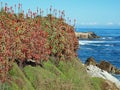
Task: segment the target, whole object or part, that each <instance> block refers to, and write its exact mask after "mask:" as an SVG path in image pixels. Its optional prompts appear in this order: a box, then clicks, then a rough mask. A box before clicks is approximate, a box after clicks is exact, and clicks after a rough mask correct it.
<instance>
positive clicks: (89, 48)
mask: <svg viewBox="0 0 120 90" xmlns="http://www.w3.org/2000/svg"><path fill="white" fill-rule="evenodd" d="M76 32H94V33H95V34H97V35H98V36H100V38H98V39H93V40H79V45H80V46H79V49H78V51H77V53H78V57H79V58H80V59H81V61H82V62H83V63H85V61H86V60H87V58H88V57H94V59H95V60H96V61H97V62H98V63H99V62H100V61H101V60H105V61H108V62H110V63H111V64H113V65H114V66H116V67H117V68H119V69H120V29H81V28H76ZM114 76H115V77H117V78H118V79H119V80H120V75H114Z"/></svg>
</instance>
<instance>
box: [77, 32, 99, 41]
mask: <svg viewBox="0 0 120 90" xmlns="http://www.w3.org/2000/svg"><path fill="white" fill-rule="evenodd" d="M75 35H76V37H77V38H78V39H95V38H99V36H97V35H96V34H95V33H94V32H75Z"/></svg>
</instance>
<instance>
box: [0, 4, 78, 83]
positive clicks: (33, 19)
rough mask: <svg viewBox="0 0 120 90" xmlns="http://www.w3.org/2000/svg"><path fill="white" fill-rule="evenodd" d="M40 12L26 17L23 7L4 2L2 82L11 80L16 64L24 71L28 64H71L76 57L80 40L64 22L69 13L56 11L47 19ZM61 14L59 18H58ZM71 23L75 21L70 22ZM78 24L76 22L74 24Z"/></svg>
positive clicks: (0, 48)
mask: <svg viewBox="0 0 120 90" xmlns="http://www.w3.org/2000/svg"><path fill="white" fill-rule="evenodd" d="M17 9H18V13H17V14H16V10H17ZM43 12H44V11H43V10H41V9H38V8H37V10H36V12H32V11H31V10H30V9H28V12H27V13H26V14H24V10H22V5H21V4H18V6H17V5H15V6H14V8H13V7H11V6H10V7H9V6H8V4H7V3H5V6H3V3H2V2H1V11H0V81H1V82H5V81H6V80H7V79H8V76H7V74H8V71H9V70H10V69H11V68H12V64H13V62H15V61H16V62H17V63H18V65H19V66H20V67H21V68H22V67H23V66H24V65H25V62H27V61H28V60H29V61H30V60H31V61H34V63H35V64H36V65H41V66H42V65H43V64H42V63H43V62H45V61H48V60H49V58H51V57H52V58H54V62H55V64H56V65H58V64H59V61H61V60H63V61H70V60H72V59H73V58H74V57H75V56H76V50H77V48H78V40H77V38H76V36H75V33H74V27H73V26H71V25H69V24H67V23H66V22H65V20H64V17H65V12H64V10H63V11H59V12H57V10H56V9H54V10H53V9H52V7H50V9H49V12H50V14H48V15H46V16H42V15H43ZM52 12H53V13H52ZM57 13H59V17H56V15H57ZM68 21H69V22H71V20H68ZM75 22H76V20H74V23H75Z"/></svg>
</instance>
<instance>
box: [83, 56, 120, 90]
mask: <svg viewBox="0 0 120 90" xmlns="http://www.w3.org/2000/svg"><path fill="white" fill-rule="evenodd" d="M85 65H86V70H87V73H88V74H89V75H90V76H91V77H99V78H103V79H105V80H108V82H109V83H108V84H110V83H111V84H110V85H109V86H111V88H113V87H112V86H114V85H113V84H115V85H116V86H117V88H118V89H117V90H120V81H119V80H118V79H117V78H115V77H114V76H112V74H120V70H119V69H118V68H116V67H115V66H113V65H112V64H111V63H109V62H106V61H101V62H100V63H97V62H96V61H95V59H94V58H93V57H90V58H88V59H87V60H86V62H85ZM109 88H110V87H109ZM110 90H113V89H110ZM115 90H116V89H115Z"/></svg>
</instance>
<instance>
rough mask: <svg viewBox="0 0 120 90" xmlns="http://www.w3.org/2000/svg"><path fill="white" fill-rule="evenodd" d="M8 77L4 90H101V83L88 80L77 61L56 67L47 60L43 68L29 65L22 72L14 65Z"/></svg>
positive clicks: (91, 79)
mask: <svg viewBox="0 0 120 90" xmlns="http://www.w3.org/2000/svg"><path fill="white" fill-rule="evenodd" d="M9 75H10V76H11V80H10V83H9V84H8V83H7V84H5V85H6V86H7V89H4V90H101V83H102V81H103V80H102V79H100V78H90V77H89V76H88V74H87V72H86V70H85V67H84V66H83V65H82V63H81V62H80V61H79V60H77V59H74V60H73V61H68V62H64V61H60V63H59V65H57V66H56V65H55V64H54V63H53V62H52V61H51V60H49V61H48V62H44V65H43V67H40V66H36V67H32V66H30V65H29V66H26V67H25V68H23V70H21V69H20V68H19V67H18V66H17V64H14V65H13V68H12V70H11V71H10V72H9Z"/></svg>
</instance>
